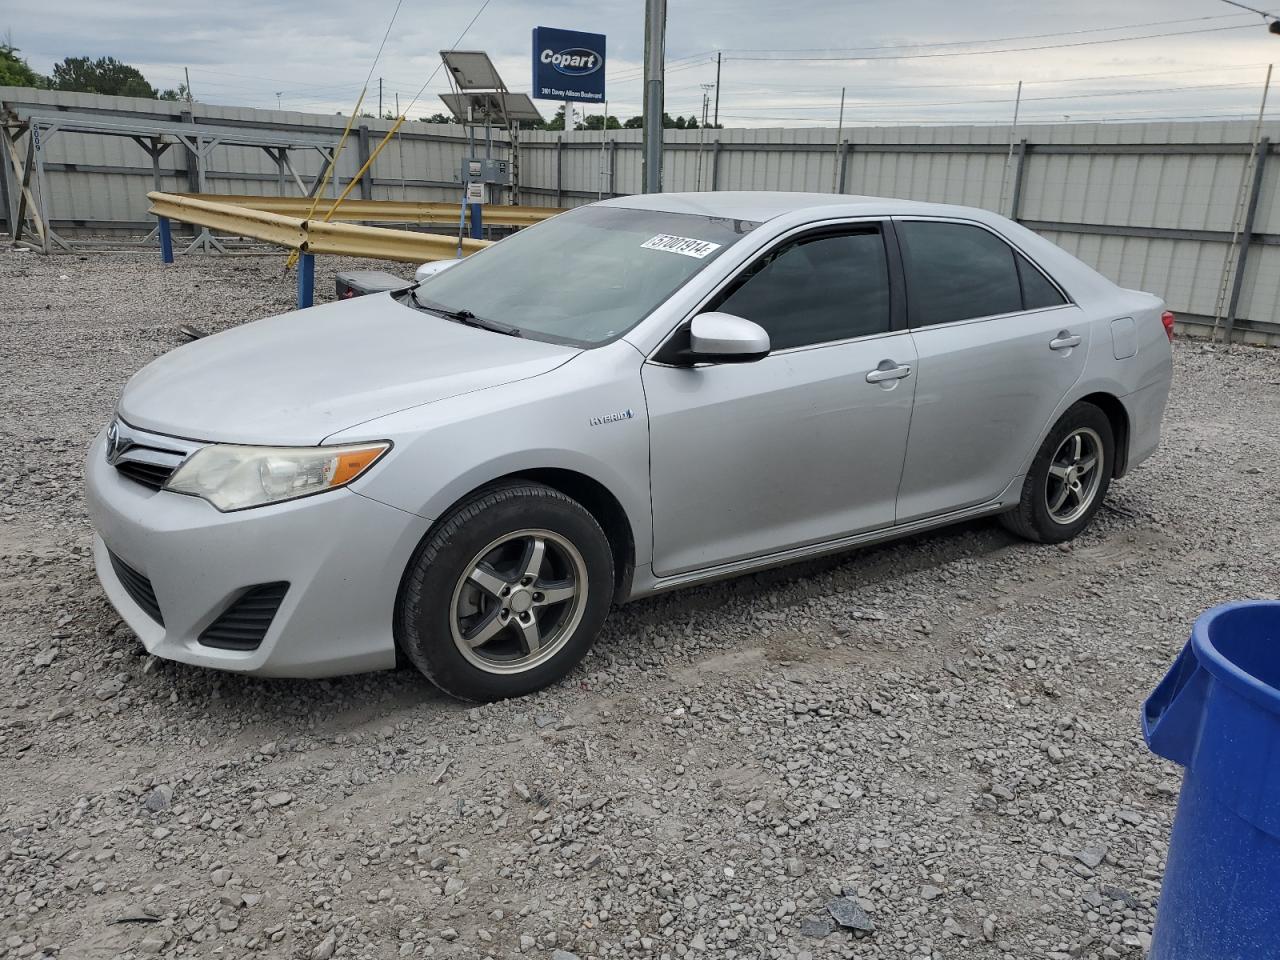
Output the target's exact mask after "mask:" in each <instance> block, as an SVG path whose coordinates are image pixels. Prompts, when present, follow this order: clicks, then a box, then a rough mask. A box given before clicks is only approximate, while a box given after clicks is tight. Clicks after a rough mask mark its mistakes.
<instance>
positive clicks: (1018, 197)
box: [1009, 137, 1030, 221]
mask: <svg viewBox="0 0 1280 960" xmlns="http://www.w3.org/2000/svg"><path fill="white" fill-rule="evenodd" d="M1029 149H1030V144H1028V143H1027V138H1026V137H1023V138H1022V140H1021V141H1019V143H1018V163H1017V166H1015V167H1014V168H1013V200H1012V202H1011V203H1010V204H1009V219H1010V220H1013V221H1017V219H1018V212H1019V209H1020V208H1021V207H1022V175H1023V173H1024V171H1025V170H1026V166H1027V151H1028V150H1029Z"/></svg>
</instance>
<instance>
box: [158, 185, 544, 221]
mask: <svg viewBox="0 0 1280 960" xmlns="http://www.w3.org/2000/svg"><path fill="white" fill-rule="evenodd" d="M178 196H183V197H190V198H192V199H195V200H206V201H209V202H212V203H232V204H235V205H237V206H243V207H252V208H253V209H254V210H268V211H270V212H272V213H281V214H285V215H286V216H297V217H303V218H305V217H306V216H307V211H308V210H309V208H310V204H311V198H310V197H258V196H251V195H248V194H216V193H184V194H178ZM563 212H564V211H563V210H561V209H559V208H558V207H511V206H506V205H503V204H486V205H485V208H484V222H485V223H491V224H495V225H498V226H509V227H525V226H531V225H533V224H535V223H541V222H542V221H543V220H546V219H548V218H550V217H554V216H555V215H556V214H557V213H563ZM458 218H459V210H458V204H456V203H428V202H423V201H416V200H351V199H348V200H346V201H345V202H344V203H343V204H342V206H341V207H340V208H339V209H338V212H337V213H336V214H334V216H333V218H332V219H334V220H342V221H366V222H370V223H443V224H451V225H452V224H456V223H457V222H458Z"/></svg>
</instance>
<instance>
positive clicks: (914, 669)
mask: <svg viewBox="0 0 1280 960" xmlns="http://www.w3.org/2000/svg"><path fill="white" fill-rule="evenodd" d="M156 261H157V258H156V256H155V255H154V254H147V255H145V256H144V255H124V254H111V255H94V256H92V257H85V258H81V257H78V256H63V257H56V258H42V257H39V256H36V255H34V254H18V253H11V252H7V251H6V252H0V342H3V344H4V348H3V351H0V367H2V369H0V373H2V374H3V378H4V382H5V384H6V389H5V392H4V394H3V396H2V397H0V403H2V404H3V408H0V439H2V440H3V441H4V443H5V446H6V449H7V450H8V453H9V456H8V464H9V467H8V469H5V470H3V471H0V569H2V571H3V574H2V578H0V654H2V660H3V663H4V664H5V669H4V670H3V671H0V957H4V958H10V957H12V958H29V957H52V956H64V957H84V956H103V957H107V956H112V957H117V956H118V957H130V956H132V957H140V956H144V955H145V956H157V955H159V956H201V957H203V956H226V957H246V956H271V957H290V958H308V957H310V958H314V960H326V958H331V957H342V958H364V957H368V958H382V957H387V958H390V957H442V958H452V957H456V958H494V960H496V958H499V957H502V958H506V957H516V956H521V957H539V958H552V957H555V958H559V960H567V958H570V957H576V958H580V960H601V958H624V957H626V958H647V957H654V958H666V960H673V958H686V957H692V958H698V957H708V958H730V960H731V958H768V960H801V958H806V960H812V958H816V957H822V958H827V957H859V958H862V957H867V958H871V957H880V958H895V960H898V958H912V960H916V958H929V960H933V958H942V957H946V958H953V957H975V958H993V960H995V958H999V960H1009V958H1054V960H1060V958H1074V957H1105V958H1115V957H1133V958H1135V960H1136V958H1138V957H1139V956H1140V955H1141V952H1142V951H1143V950H1144V949H1145V947H1146V946H1147V945H1149V943H1150V931H1151V924H1152V920H1153V917H1154V906H1155V902H1156V897H1157V894H1158V891H1159V883H1160V876H1161V870H1162V866H1163V860H1164V854H1165V850H1166V844H1167V837H1168V831H1169V825H1170V820H1171V818H1172V815H1173V811H1174V801H1175V797H1176V791H1177V789H1178V783H1179V780H1178V771H1177V769H1176V768H1174V767H1172V766H1171V765H1169V764H1166V763H1164V762H1162V761H1160V760H1157V759H1155V758H1153V757H1151V756H1150V755H1149V754H1148V753H1147V752H1146V750H1145V749H1144V747H1143V745H1142V741H1141V738H1140V735H1139V731H1138V705H1139V703H1140V702H1141V700H1142V698H1143V697H1144V696H1145V694H1146V693H1147V691H1148V690H1150V689H1151V687H1152V686H1153V685H1154V684H1155V682H1156V681H1157V680H1158V679H1159V678H1160V676H1161V675H1162V673H1163V671H1164V670H1165V669H1166V667H1167V666H1168V664H1169V663H1170V662H1171V660H1172V658H1173V657H1174V655H1175V654H1176V653H1177V651H1178V650H1179V648H1180V647H1181V645H1182V643H1183V642H1184V640H1185V638H1186V636H1187V633H1188V630H1189V627H1190V624H1191V621H1192V620H1193V619H1194V617H1195V616H1196V614H1197V613H1199V612H1200V611H1201V610H1203V609H1204V608H1205V607H1207V606H1210V605H1211V604H1214V603H1217V602H1220V601H1223V600H1227V599H1234V598H1240V597H1250V596H1264V595H1270V594H1272V593H1273V592H1274V591H1275V589H1276V587H1275V584H1276V583H1277V579H1278V577H1280V560H1278V558H1280V542H1278V541H1280V499H1277V498H1276V497H1275V495H1274V490H1275V487H1276V484H1277V482H1278V481H1280V475H1278V474H1277V469H1278V468H1277V464H1280V355H1277V354H1275V353H1273V352H1268V351H1261V350H1254V349H1236V350H1233V351H1232V352H1230V353H1229V354H1228V353H1225V352H1224V351H1222V350H1217V351H1203V350H1201V348H1200V345H1198V344H1178V345H1177V347H1176V349H1175V361H1176V380H1175V387H1174V396H1173V399H1172V401H1171V406H1170V411H1169V416H1168V419H1167V421H1166V431H1165V438H1164V443H1163V446H1162V448H1161V450H1160V453H1159V454H1158V455H1157V456H1156V457H1155V458H1153V459H1152V460H1151V461H1149V462H1148V463H1146V464H1144V465H1143V466H1142V467H1141V468H1139V469H1138V470H1136V471H1135V472H1134V473H1133V474H1132V475H1131V476H1129V477H1126V478H1125V479H1123V480H1121V481H1119V482H1118V483H1116V484H1115V486H1114V487H1113V488H1112V493H1111V496H1110V500H1109V503H1108V506H1107V508H1106V509H1104V510H1103V511H1102V513H1101V514H1100V515H1099V517H1098V520H1097V522H1096V523H1095V524H1094V526H1093V527H1092V528H1091V529H1090V530H1089V531H1088V532H1087V533H1086V534H1085V535H1083V536H1082V537H1081V538H1080V539H1079V540H1077V541H1076V542H1075V543H1073V544H1071V545H1067V546H1065V547H1063V548H1055V547H1043V546H1034V545H1031V544H1027V543H1022V542H1020V541H1017V540H1014V539H1013V538H1011V537H1010V536H1009V535H1007V534H1006V533H1004V532H1003V531H1002V530H1001V529H1000V528H999V527H998V526H997V525H996V524H994V523H990V522H982V523H973V524H968V525H965V526H960V527H956V528H953V529H950V530H947V531H944V532H941V533H936V534H933V535H929V536H922V537H916V538H913V539H911V540H909V541H906V542H902V543H897V544H893V545H889V546H885V547H882V548H878V549H874V550H868V551H863V552H861V553H856V554H852V555H848V556H843V557H837V558H833V559H829V560H823V561H820V562H814V563H807V564H803V565H799V566H793V567H790V568H787V569H784V570H781V571H775V572H770V573H766V574H760V575H756V576H752V577H746V578H742V579H739V580H735V581H731V582H728V583H724V584H719V585H715V586H709V587H705V588H701V589H695V590H688V591H684V592H680V593H675V594H671V595H668V596H664V597H661V598H657V599H653V600H648V601H643V602H640V603H637V604H634V605H631V606H628V607H625V608H622V609H621V610H618V611H616V612H615V613H614V615H613V616H612V617H611V619H610V621H609V624H608V626H607V627H606V630H605V634H604V636H603V637H602V639H601V642H600V643H599V644H598V645H597V646H596V648H595V650H594V651H593V652H592V653H591V654H590V655H589V656H588V657H587V659H586V661H585V662H584V663H583V665H582V667H581V668H580V669H579V670H578V671H576V672H575V673H574V675H573V676H572V677H571V678H570V679H569V680H568V681H567V682H565V683H563V684H561V685H560V686H558V687H555V688H554V689H551V690H547V691H544V692H542V693H540V694H538V695H536V696H533V697H530V698H527V699H524V700H519V701H514V702H509V703H500V704H494V705H489V706H482V707H474V706H466V705H462V704H458V703H455V702H452V701H450V700H447V699H445V698H444V697H442V696H441V695H439V694H438V693H437V692H436V691H435V690H434V689H433V688H432V687H431V686H430V685H429V684H428V683H427V682H426V681H425V680H423V679H421V678H420V677H418V676H417V675H416V674H414V673H412V672H410V671H407V670H402V671H396V672H389V673H381V674H371V675H366V676H358V677H350V678H342V679H337V680H329V681H265V680H253V679H246V678H243V677H238V676H231V675H225V674H218V673H214V672H209V671H204V670H198V669H194V668H189V667H184V666H181V665H178V664H173V663H168V662H163V661H152V660H151V659H150V658H149V657H147V656H146V655H145V653H144V651H143V650H142V648H141V646H140V645H139V643H138V641H137V640H136V638H134V636H133V635H132V634H131V632H130V631H129V630H128V628H127V627H125V626H124V625H123V624H122V623H121V621H120V619H119V618H118V617H117V616H116V615H115V613H114V612H113V611H112V610H111V608H110V606H109V605H108V603H107V602H106V600H105V599H104V598H103V596H102V594H101V592H100V590H99V589H98V587H97V585H96V582H95V579H94V576H93V571H92V563H91V557H90V533H89V529H88V526H87V524H86V522H85V519H84V506H83V501H82V494H81V484H82V467H81V463H82V459H83V456H84V451H85V448H86V447H87V445H88V443H89V441H90V439H91V437H92V436H93V434H94V433H95V432H96V431H97V430H99V429H100V428H101V427H102V426H103V424H104V423H105V422H106V421H107V419H108V417H109V416H110V412H111V408H112V404H113V403H114V401H115V398H116V397H117V395H118V392H119V390H120V387H121V385H122V384H123V383H124V381H125V379H126V378H127V377H128V376H129V375H130V374H131V373H133V372H134V371H135V370H137V369H138V368H139V367H141V366H142V365H143V364H144V363H146V362H147V361H148V360H150V359H151V358H152V357H155V356H157V355H158V354H160V353H163V352H164V351H166V350H168V349H171V348H172V347H173V346H174V345H175V344H177V343H178V342H179V336H178V335H177V333H176V327H177V325H178V324H179V323H191V324H193V325H195V326H198V327H205V328H208V329H222V328H225V327H228V326H232V325H234V324H237V323H241V322H244V321H248V320H252V319H255V318H257V317H261V316H265V315H267V314H270V313H273V312H278V311H281V310H284V309H287V308H289V307H290V305H291V302H292V297H293V288H292V278H291V277H289V276H285V275H283V274H282V272H281V258H280V257H278V256H273V257H209V258H201V257H185V258H181V259H180V262H179V263H178V264H176V265H175V266H173V267H169V268H162V267H161V265H160V264H159V263H158V262H156ZM346 266H356V264H355V263H354V262H348V263H345V264H344V263H343V262H342V261H339V260H322V261H321V263H320V267H321V271H320V272H321V277H320V279H319V281H318V284H317V289H318V290H319V291H320V292H321V293H322V294H327V293H328V292H329V291H330V290H331V287H332V285H331V277H330V273H331V271H332V270H334V269H338V268H342V267H346ZM359 266H362V267H365V268H367V267H368V266H369V264H367V263H361V264H359ZM388 269H391V270H393V271H399V272H401V273H402V274H407V273H408V271H407V269H406V268H405V267H404V266H402V265H401V266H397V265H391V266H389V267H388ZM63 277H65V278H66V279H63ZM209 399H210V402H216V399H217V398H209ZM251 547H252V545H247V546H246V549H251ZM833 903H839V904H841V905H842V906H841V907H840V909H841V910H842V911H847V912H845V913H842V914H841V915H839V917H837V918H840V917H843V919H841V923H845V920H846V919H847V920H856V919H858V918H859V917H865V918H866V920H867V921H868V922H869V923H873V924H874V931H867V930H854V929H849V928H848V925H847V924H846V926H839V925H837V924H836V923H835V919H833V917H832V911H830V910H829V909H828V905H829V904H833ZM853 908H856V910H857V913H855V912H854V909H853ZM130 917H131V918H135V919H131V920H126V922H116V921H117V919H120V918H130Z"/></svg>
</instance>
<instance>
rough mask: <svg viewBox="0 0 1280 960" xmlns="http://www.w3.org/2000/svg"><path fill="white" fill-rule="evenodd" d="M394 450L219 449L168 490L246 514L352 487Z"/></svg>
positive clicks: (187, 467)
mask: <svg viewBox="0 0 1280 960" xmlns="http://www.w3.org/2000/svg"><path fill="white" fill-rule="evenodd" d="M390 448H391V444H389V443H365V444H360V445H358V446H350V447H240V446H233V445H231V444H221V443H215V444H211V445H210V446H207V447H201V448H200V449H199V450H197V451H196V452H195V453H194V454H192V455H191V457H190V459H188V460H187V461H186V462H185V463H183V464H182V466H180V467H179V468H178V469H177V470H176V471H175V472H174V474H173V476H171V477H170V478H169V481H168V483H166V484H165V485H164V488H165V489H166V490H171V491H173V492H174V493H185V494H188V495H190V496H193V497H201V498H203V499H205V500H208V501H209V502H210V503H211V504H213V505H214V506H215V507H217V508H218V509H219V510H222V511H224V512H225V511H228V510H243V509H245V508H246V507H260V506H262V505H263V504H267V503H279V502H280V501H281V500H293V499H295V498H297V497H306V496H310V495H311V494H313V493H323V492H324V491H325V490H334V489H337V488H338V487H343V486H346V485H347V484H348V483H350V482H351V481H352V480H354V479H355V478H356V477H358V476H360V474H362V473H364V472H365V471H366V470H368V469H369V468H370V467H371V466H373V465H374V463H376V462H377V460H378V458H379V457H381V456H382V455H383V454H384V453H386V452H387V450H389V449H390Z"/></svg>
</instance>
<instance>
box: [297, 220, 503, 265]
mask: <svg viewBox="0 0 1280 960" xmlns="http://www.w3.org/2000/svg"><path fill="white" fill-rule="evenodd" d="M489 245H490V241H488V240H472V239H471V238H469V237H467V238H464V239H463V241H462V255H463V256H464V257H465V256H467V255H468V254H472V253H475V252H476V251H477V250H483V249H484V248H485V247H487V246H489ZM302 252H303V253H336V254H342V255H344V256H348V257H370V258H372V259H375V260H399V261H402V262H404V263H425V262H427V261H428V260H452V259H453V258H454V257H456V256H457V255H458V240H457V238H456V237H450V236H445V235H444V234H439V233H417V232H415V231H413V230H388V229H387V228H386V227H362V226H359V225H357V224H354V223H326V222H324V221H323V220H309V221H308V222H307V240H306V243H304V244H303V247H302Z"/></svg>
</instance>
